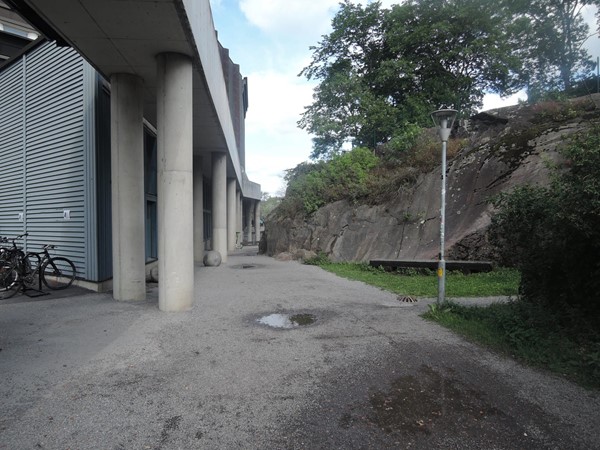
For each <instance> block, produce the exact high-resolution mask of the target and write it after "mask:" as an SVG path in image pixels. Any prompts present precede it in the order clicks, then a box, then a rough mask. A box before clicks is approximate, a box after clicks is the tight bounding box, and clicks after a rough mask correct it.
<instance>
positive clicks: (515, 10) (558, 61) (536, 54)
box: [505, 0, 600, 100]
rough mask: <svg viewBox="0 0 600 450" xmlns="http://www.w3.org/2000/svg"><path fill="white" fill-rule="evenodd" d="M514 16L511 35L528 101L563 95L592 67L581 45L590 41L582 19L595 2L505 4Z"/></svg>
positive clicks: (544, 0) (568, 0)
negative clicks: (549, 94)
mask: <svg viewBox="0 0 600 450" xmlns="http://www.w3.org/2000/svg"><path fill="white" fill-rule="evenodd" d="M505 4H506V5H507V8H508V9H510V11H511V13H512V14H513V16H514V18H515V19H514V22H513V31H514V32H515V36H517V38H518V39H519V41H520V45H518V47H520V50H519V54H520V56H521V57H522V58H523V60H524V61H525V64H524V69H525V70H524V76H525V78H526V79H527V84H528V91H529V94H530V100H532V99H533V100H534V99H536V98H537V97H539V96H541V95H543V93H544V92H551V91H565V90H569V89H571V88H572V87H573V83H574V82H575V81H576V80H577V78H578V77H580V76H582V75H584V74H585V72H587V71H589V70H590V69H591V68H592V67H593V65H594V63H593V61H592V60H591V59H590V55H589V54H588V52H587V50H586V49H585V48H583V47H582V46H583V43H584V42H585V40H586V39H587V38H588V37H590V29H589V26H588V25H587V24H586V23H585V22H584V20H583V17H582V14H581V12H582V8H583V7H584V6H586V5H596V6H600V1H598V0H520V1H514V0H513V1H508V0H505Z"/></svg>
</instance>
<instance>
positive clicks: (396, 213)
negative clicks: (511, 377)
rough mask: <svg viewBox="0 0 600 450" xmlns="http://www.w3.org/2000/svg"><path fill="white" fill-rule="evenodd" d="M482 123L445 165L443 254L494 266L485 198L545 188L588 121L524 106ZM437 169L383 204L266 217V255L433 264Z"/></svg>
mask: <svg viewBox="0 0 600 450" xmlns="http://www.w3.org/2000/svg"><path fill="white" fill-rule="evenodd" d="M597 101H598V102H599V103H600V96H598V98H597ZM482 117H483V119H481V118H478V117H477V116H474V117H473V118H472V119H471V121H470V122H469V123H468V130H464V131H463V132H464V133H465V134H466V135H467V139H468V141H467V142H468V143H467V145H465V147H463V148H462V150H461V151H460V152H459V153H458V154H457V155H456V157H454V158H453V159H452V160H450V161H449V162H448V169H447V191H446V227H445V242H446V247H445V250H446V254H447V255H448V257H449V258H451V259H469V260H475V259H492V260H493V259H494V255H493V254H492V249H491V248H490V246H489V245H488V242H487V234H486V230H487V228H488V226H489V224H490V222H491V217H492V215H493V212H494V211H493V208H492V206H491V204H490V199H492V198H493V197H494V196H496V195H497V194H499V193H500V192H506V191H510V190H511V189H512V188H513V187H515V186H519V185H523V184H541V185H544V184H547V183H548V181H549V178H548V165H549V164H550V165H551V164H553V163H557V162H559V161H560V155H559V154H558V152H557V150H558V149H559V148H560V146H561V145H564V144H565V142H567V141H566V139H565V138H568V137H569V136H571V135H573V134H575V133H579V132H581V131H583V130H584V129H585V128H586V127H589V126H590V125H591V123H592V122H593V121H592V120H589V121H582V120H581V118H580V117H573V118H571V119H568V120H564V121H562V122H560V123H557V122H556V121H555V120H552V119H545V120H546V121H545V122H544V121H543V120H544V118H543V116H540V115H539V114H537V115H536V112H535V110H533V109H532V108H531V107H523V108H520V107H508V108H502V109H498V110H493V111H489V112H488V114H486V115H485V116H482ZM490 117H499V118H500V119H499V120H490ZM594 120H595V121H598V117H595V118H594ZM440 167H441V142H440ZM440 167H438V168H436V169H435V170H433V171H432V172H430V173H424V174H421V175H420V176H419V177H418V179H417V181H416V182H415V183H414V184H413V185H412V186H409V187H403V188H401V189H400V190H399V191H398V192H397V194H396V197H395V198H394V200H392V201H389V202H387V203H383V204H379V205H369V204H362V205H361V204H350V203H348V202H347V201H338V202H335V203H332V204H329V205H326V206H324V207H323V208H321V209H319V210H318V211H316V212H315V213H314V214H312V215H311V216H310V217H308V218H306V217H304V216H302V215H299V216H297V217H276V215H271V216H270V217H269V218H267V223H266V230H267V242H266V252H265V253H266V254H268V255H271V256H272V255H277V254H279V253H282V252H286V253H290V254H292V255H293V254H296V253H297V252H298V250H301V249H305V250H310V251H313V252H316V253H319V252H324V253H326V254H327V255H328V256H329V258H330V259H331V260H333V261H368V260H370V259H437V255H438V253H439V250H440V249H439V245H440V203H441V173H440Z"/></svg>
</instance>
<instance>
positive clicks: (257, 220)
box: [254, 200, 260, 243]
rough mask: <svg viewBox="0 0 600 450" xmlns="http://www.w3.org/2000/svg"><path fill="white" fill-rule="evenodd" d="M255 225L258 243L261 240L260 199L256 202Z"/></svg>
mask: <svg viewBox="0 0 600 450" xmlns="http://www.w3.org/2000/svg"><path fill="white" fill-rule="evenodd" d="M254 227H255V228H256V243H259V242H260V200H257V201H256V203H255V204H254Z"/></svg>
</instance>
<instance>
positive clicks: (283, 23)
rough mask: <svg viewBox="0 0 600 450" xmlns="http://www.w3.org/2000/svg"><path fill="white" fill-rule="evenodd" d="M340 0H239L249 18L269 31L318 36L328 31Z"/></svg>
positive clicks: (266, 31) (291, 34) (290, 34)
mask: <svg viewBox="0 0 600 450" xmlns="http://www.w3.org/2000/svg"><path fill="white" fill-rule="evenodd" d="M337 5H338V0H319V1H307V0H240V9H241V10H242V12H243V13H244V14H245V16H246V18H247V19H248V20H249V21H250V23H252V24H253V25H255V26H256V27H258V28H260V29H261V30H262V31H264V32H265V33H268V34H285V35H288V36H302V38H306V36H307V35H310V36H314V35H315V34H316V35H317V36H319V35H321V34H323V33H324V32H326V30H327V28H328V27H329V24H330V17H331V14H332V12H333V11H335V10H336V9H337Z"/></svg>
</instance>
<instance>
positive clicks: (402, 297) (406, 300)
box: [397, 295, 419, 303]
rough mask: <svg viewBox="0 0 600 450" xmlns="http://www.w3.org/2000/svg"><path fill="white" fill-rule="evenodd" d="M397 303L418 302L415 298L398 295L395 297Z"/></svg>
mask: <svg viewBox="0 0 600 450" xmlns="http://www.w3.org/2000/svg"><path fill="white" fill-rule="evenodd" d="M397 299H398V301H399V302H402V303H417V302H418V301H419V300H418V299H416V298H415V297H411V296H410V295H399V296H398V297H397Z"/></svg>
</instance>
